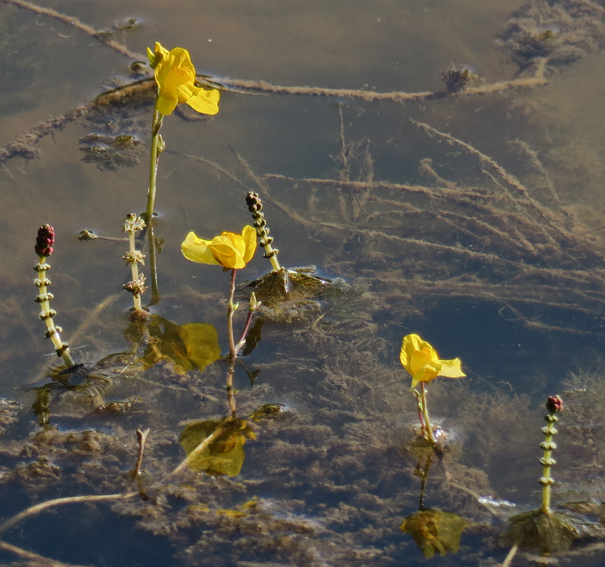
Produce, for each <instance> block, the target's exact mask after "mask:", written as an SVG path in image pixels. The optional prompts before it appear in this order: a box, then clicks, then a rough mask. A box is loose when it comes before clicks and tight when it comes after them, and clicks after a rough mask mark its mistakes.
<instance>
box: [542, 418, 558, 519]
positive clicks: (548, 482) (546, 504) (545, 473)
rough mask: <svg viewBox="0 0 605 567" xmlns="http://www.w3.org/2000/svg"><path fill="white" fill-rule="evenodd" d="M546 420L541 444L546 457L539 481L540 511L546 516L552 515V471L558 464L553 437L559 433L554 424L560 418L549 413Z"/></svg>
mask: <svg viewBox="0 0 605 567" xmlns="http://www.w3.org/2000/svg"><path fill="white" fill-rule="evenodd" d="M544 419H546V421H547V423H548V425H547V426H546V427H544V428H543V429H542V432H543V433H544V442H542V443H540V447H542V449H543V450H544V455H543V457H542V458H541V459H540V463H542V476H541V477H540V479H539V482H540V484H541V485H542V506H541V507H540V511H541V512H544V513H545V514H550V497H551V489H550V487H551V486H552V485H553V484H554V482H555V481H554V479H553V478H552V476H551V470H550V469H551V467H552V465H554V464H555V463H556V461H555V460H554V459H553V458H552V451H553V450H554V449H556V448H557V444H556V443H555V442H554V441H553V440H552V439H553V435H556V433H557V430H556V429H555V426H554V424H555V422H557V421H558V418H557V416H556V415H555V414H554V412H549V414H548V415H547V416H546V417H545V418H544Z"/></svg>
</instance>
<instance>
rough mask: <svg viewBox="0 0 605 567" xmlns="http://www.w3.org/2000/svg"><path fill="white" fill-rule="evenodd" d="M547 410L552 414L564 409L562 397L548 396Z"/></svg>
mask: <svg viewBox="0 0 605 567" xmlns="http://www.w3.org/2000/svg"><path fill="white" fill-rule="evenodd" d="M546 409H547V410H548V411H549V412H550V413H556V412H559V411H561V410H562V409H563V400H562V399H561V397H560V396H548V399H547V400H546Z"/></svg>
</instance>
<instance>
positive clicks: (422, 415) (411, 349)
mask: <svg viewBox="0 0 605 567" xmlns="http://www.w3.org/2000/svg"><path fill="white" fill-rule="evenodd" d="M399 360H400V362H401V365H402V366H403V367H404V368H405V369H406V370H407V371H408V374H409V375H410V376H411V377H412V388H411V389H412V393H413V394H414V396H415V397H416V402H417V404H418V419H419V421H420V433H421V435H422V437H424V439H425V440H426V442H427V443H429V445H432V446H435V444H436V443H437V440H436V439H435V431H434V429H433V426H432V425H431V420H430V417H429V410H428V406H427V399H426V398H427V387H426V385H425V383H428V382H431V381H432V380H434V379H435V378H437V376H443V377H445V378H464V377H465V376H466V374H464V372H462V368H461V362H460V359H459V358H454V359H453V360H440V359H439V356H438V355H437V351H435V349H434V348H433V346H432V345H431V344H430V343H428V342H426V341H424V340H422V339H421V338H420V337H419V336H418V335H416V334H410V335H406V336H405V337H403V343H402V344H401V352H400V353H399ZM418 384H420V391H418V390H417V389H416V386H417V385H418Z"/></svg>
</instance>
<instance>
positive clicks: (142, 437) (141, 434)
mask: <svg viewBox="0 0 605 567" xmlns="http://www.w3.org/2000/svg"><path fill="white" fill-rule="evenodd" d="M150 431H151V429H149V428H147V429H145V431H143V430H142V429H141V428H140V427H139V428H138V429H137V439H138V441H139V454H138V457H137V464H136V465H135V467H134V471H133V472H132V476H133V477H134V478H136V477H138V476H139V475H140V474H141V467H142V466H143V455H144V453H145V442H146V441H147V436H148V435H149V432H150Z"/></svg>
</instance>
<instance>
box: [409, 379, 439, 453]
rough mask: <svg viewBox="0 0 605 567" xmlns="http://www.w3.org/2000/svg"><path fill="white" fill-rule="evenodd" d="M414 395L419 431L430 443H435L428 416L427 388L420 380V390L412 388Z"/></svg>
mask: <svg viewBox="0 0 605 567" xmlns="http://www.w3.org/2000/svg"><path fill="white" fill-rule="evenodd" d="M412 392H413V394H414V396H415V397H416V403H417V404H418V419H419V420H420V431H421V433H422V435H423V437H424V438H425V439H426V440H427V442H428V443H430V444H431V445H435V444H436V443H437V441H436V439H435V434H434V433H433V427H432V425H431V418H430V417H429V409H428V406H427V401H426V394H427V388H426V386H425V385H424V382H420V392H419V391H418V390H416V389H415V388H414V389H413V390H412Z"/></svg>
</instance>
